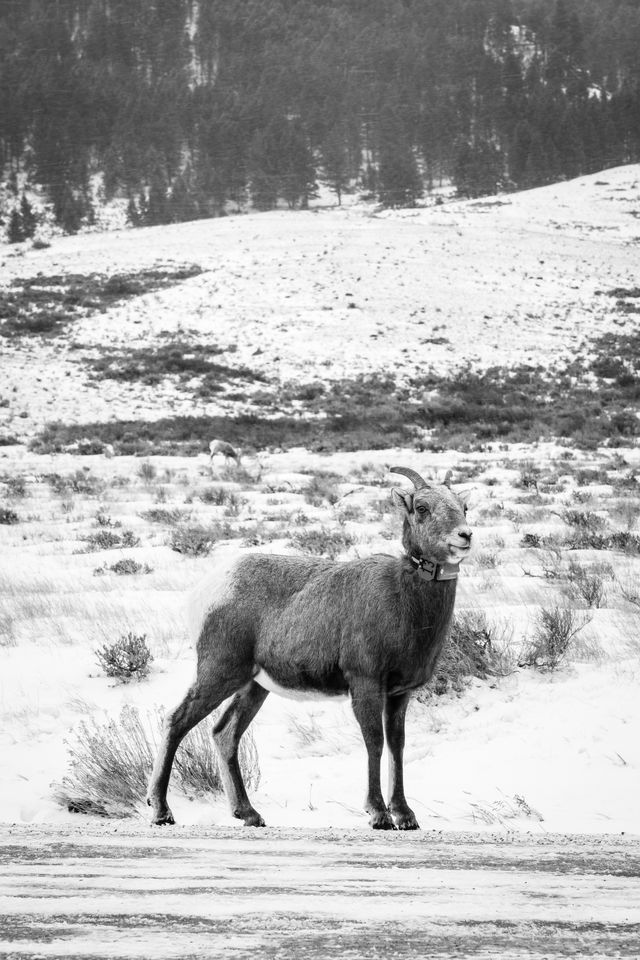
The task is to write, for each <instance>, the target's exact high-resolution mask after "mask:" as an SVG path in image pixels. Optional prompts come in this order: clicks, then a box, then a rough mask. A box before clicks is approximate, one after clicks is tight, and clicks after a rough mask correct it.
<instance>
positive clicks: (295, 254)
mask: <svg viewBox="0 0 640 960" xmlns="http://www.w3.org/2000/svg"><path fill="white" fill-rule="evenodd" d="M639 211H640V167H639V166H637V165H632V166H627V167H619V168H617V169H614V170H608V171H606V172H604V173H602V174H599V175H596V176H592V177H585V178H582V179H579V180H575V181H572V182H570V183H564V184H559V185H554V186H550V187H544V188H540V189H536V190H531V191H529V192H526V193H522V194H511V195H505V196H501V197H498V198H486V199H482V200H476V201H465V202H455V203H448V204H444V205H442V206H434V207H430V208H427V209H415V210H398V211H389V210H388V211H376V210H375V209H374V208H372V207H367V206H354V207H350V208H346V209H344V210H341V209H337V208H333V209H324V210H323V209H320V210H317V211H313V212H306V213H305V212H298V213H284V212H278V213H266V214H255V215H248V216H238V217H229V218H226V219H218V220H207V221H198V222H194V223H186V224H179V225H176V226H166V227H153V228H147V229H142V230H135V231H126V232H117V233H112V234H105V235H100V234H89V235H82V236H76V237H67V238H64V239H59V240H56V241H55V242H54V244H53V246H52V247H51V248H50V249H48V250H30V249H24V250H22V249H20V250H16V249H15V248H11V247H4V248H3V253H2V254H1V255H0V267H1V268H2V281H1V282H2V283H3V284H5V285H8V284H10V283H11V282H12V281H15V280H16V279H20V278H25V277H33V276H35V275H37V274H42V275H43V277H50V276H55V275H57V274H60V273H67V272H68V273H74V274H89V273H93V272H96V273H100V274H107V275H109V274H112V273H118V272H122V271H128V270H133V269H138V268H143V267H150V266H154V265H157V264H163V265H167V264H176V263H177V264H182V263H195V264H198V265H199V266H200V267H202V268H203V270H204V273H202V274H201V275H200V276H198V277H195V278H193V279H191V280H189V281H187V282H185V283H182V284H180V285H179V286H176V287H173V288H172V289H168V290H164V291H161V292H157V293H152V294H148V295H147V296H145V297H142V298H136V299H134V300H132V301H127V302H126V303H124V304H123V305H121V306H116V307H113V308H111V309H110V310H108V311H107V312H106V313H97V314H93V315H92V316H90V317H88V318H86V319H84V320H80V321H77V322H75V323H74V325H73V328H72V331H71V333H70V334H69V336H68V338H56V339H55V340H54V341H52V342H47V341H44V342H37V341H31V342H30V343H29V344H28V348H26V349H25V347H24V346H22V347H20V346H15V345H13V344H9V343H7V344H3V358H2V369H3V388H2V389H3V394H4V395H5V396H7V397H8V398H9V399H10V401H11V402H10V407H9V408H7V409H3V410H1V411H0V414H1V415H2V416H3V419H4V420H5V421H6V422H7V425H8V427H10V428H11V429H12V430H14V431H17V432H19V433H21V434H24V433H26V434H28V433H29V432H32V431H33V430H34V429H37V428H38V427H40V426H41V425H42V423H43V421H46V420H63V421H81V422H86V421H93V420H105V419H112V418H130V417H134V418H135V417H154V418H159V417H161V416H163V415H168V414H170V413H174V414H176V413H193V412H194V411H195V409H196V407H195V406H194V403H193V400H192V399H191V398H190V397H189V396H188V395H185V394H184V393H182V394H180V393H177V392H176V391H175V389H174V388H173V386H172V385H171V384H168V383H160V384H157V385H154V386H153V388H148V387H146V388H145V387H143V386H140V385H131V386H127V385H125V384H123V383H118V384H114V383H113V382H111V381H108V382H104V381H103V382H100V383H99V384H97V385H96V384H95V383H94V382H91V380H90V379H89V377H88V374H87V370H86V364H85V363H84V360H85V357H86V356H87V355H93V354H92V351H94V350H95V349H96V348H97V349H100V348H101V347H104V346H120V345H126V346H127V347H136V346H148V345H149V344H150V342H152V341H153V339H154V338H161V337H162V336H163V335H164V336H165V337H166V335H167V334H171V335H175V334H180V335H187V334H189V333H190V332H193V335H194V336H195V337H196V338H201V340H202V341H203V342H206V343H209V344H216V345H218V346H220V347H222V348H225V349H226V350H229V349H231V350H232V351H233V352H232V353H231V354H225V355H223V359H224V360H225V362H229V363H231V364H233V365H236V366H246V367H248V368H249V369H251V370H252V371H255V372H256V373H259V374H260V373H262V374H266V375H267V376H269V377H280V378H281V379H282V381H283V382H287V381H289V380H291V379H296V380H303V381H308V380H314V379H317V378H319V379H323V380H331V379H335V380H339V379H342V378H345V377H352V376H354V375H357V374H358V373H361V372H372V371H383V372H384V371H393V373H394V375H395V376H396V377H398V379H399V380H400V381H402V379H403V378H407V377H409V376H411V375H414V374H416V373H418V374H420V373H423V372H424V371H425V369H427V368H429V367H431V366H433V367H435V368H436V369H438V370H448V369H451V368H452V367H455V366H459V365H462V364H464V363H467V362H468V363H472V364H479V365H490V364H505V365H512V364H515V363H520V362H526V363H532V364H537V363H542V364H548V363H549V362H550V361H551V360H552V359H553V360H557V359H560V358H562V357H568V358H570V357H572V356H575V355H576V354H577V353H578V352H579V351H580V350H581V349H583V348H584V347H585V345H586V344H587V343H588V340H589V337H591V336H593V335H596V334H599V333H602V332H605V331H607V330H609V329H611V328H612V327H613V325H614V321H616V322H617V323H620V322H623V321H621V318H620V317H619V316H618V315H617V314H615V313H614V311H613V310H612V304H611V301H610V300H608V299H607V298H606V297H604V296H601V295H599V291H607V290H610V289H611V288H613V287H616V286H623V287H629V286H633V285H634V284H636V283H637V266H638V243H639V242H640V224H639V222H638V217H639V215H640V213H639ZM623 320H624V318H623ZM629 322H631V321H629ZM70 341H71V342H72V343H73V346H74V349H73V350H71V349H70ZM54 371H55V373H54ZM256 389H259V384H258V386H257V387H256V386H255V385H254V386H253V387H247V389H246V392H247V393H248V394H251V392H252V391H253V390H256ZM243 406H246V405H243V404H242V403H241V402H239V401H238V399H237V398H234V399H233V400H231V401H229V400H227V399H225V395H224V393H222V394H219V395H217V396H216V397H215V398H213V399H211V400H209V401H208V402H206V403H203V402H199V403H198V405H197V412H200V413H210V414H213V413H217V412H223V413H237V412H238V410H239V409H242V408H243Z"/></svg>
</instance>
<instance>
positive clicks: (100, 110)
mask: <svg viewBox="0 0 640 960" xmlns="http://www.w3.org/2000/svg"><path fill="white" fill-rule="evenodd" d="M638 51H640V2H638V0H2V3H1V4H0V168H1V175H0V178H1V179H2V181H3V182H4V184H5V186H6V190H5V193H4V199H3V209H2V210H0V215H1V216H2V219H3V223H4V226H3V227H2V231H3V232H6V231H7V230H8V229H9V228H10V227H11V223H10V218H11V217H13V227H14V229H17V230H22V231H23V232H24V233H26V234H28V231H29V230H30V229H32V226H33V225H32V223H31V222H30V217H31V218H32V217H33V214H32V211H31V205H30V203H29V201H28V199H27V195H26V191H28V190H30V189H31V188H34V189H37V190H39V191H40V192H41V194H42V196H44V197H45V198H46V201H47V203H48V204H49V205H50V208H51V211H52V213H53V216H54V217H55V220H56V221H57V223H58V224H59V225H60V226H61V227H62V228H63V229H64V230H65V231H67V232H74V231H76V230H78V229H79V228H80V227H81V226H82V225H83V224H85V223H90V222H91V219H92V217H93V215H94V207H95V204H96V202H97V201H96V187H95V185H96V183H99V200H100V202H107V201H109V200H110V199H113V198H115V197H118V198H121V200H122V202H123V204H126V208H127V216H128V219H129V221H130V222H131V223H132V224H134V225H137V224H158V223H168V222H175V221H183V220H190V219H195V218H199V217H210V216H217V215H222V214H224V213H225V212H229V210H231V209H243V208H247V207H251V208H252V209H256V210H268V209H272V208H274V207H276V206H288V207H289V208H291V209H295V208H304V207H305V206H306V205H307V204H308V202H309V200H310V199H312V198H313V197H314V196H316V195H317V191H318V189H319V186H320V185H324V187H326V188H327V189H328V190H330V191H331V195H332V197H333V199H334V201H335V202H336V203H339V202H341V201H342V198H343V196H344V195H345V194H346V193H348V192H349V191H351V190H353V189H354V188H357V189H358V190H360V191H362V192H364V193H365V194H367V195H370V196H371V197H372V198H375V199H376V200H377V201H378V202H380V203H382V204H384V205H386V206H401V205H411V204H413V203H415V202H416V201H417V200H418V199H419V198H420V197H422V196H425V195H427V194H429V193H430V192H432V191H434V190H435V189H437V188H438V187H439V186H441V185H442V184H443V183H444V184H449V185H451V186H452V187H453V188H454V189H455V191H456V193H457V194H458V195H459V196H463V197H474V196H480V195H483V194H491V193H494V192H495V191H496V190H515V189H523V188H527V187H532V186H537V185H541V184H545V183H549V182H552V181H556V180H560V179H565V178H569V177H574V176H579V175H581V174H586V173H592V172H594V171H597V170H599V169H604V168H606V167H609V166H613V165H618V164H623V163H628V162H634V161H638V160H639V159H640V56H639V54H638Z"/></svg>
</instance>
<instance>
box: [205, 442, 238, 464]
mask: <svg viewBox="0 0 640 960" xmlns="http://www.w3.org/2000/svg"><path fill="white" fill-rule="evenodd" d="M218 454H221V455H222V456H223V457H225V459H227V460H235V461H236V463H240V457H239V455H238V454H237V452H236V451H235V450H234V449H233V447H232V446H231V444H230V443H227V441H226V440H212V441H211V443H210V444H209V462H211V460H213V458H214V457H215V456H217V455H218Z"/></svg>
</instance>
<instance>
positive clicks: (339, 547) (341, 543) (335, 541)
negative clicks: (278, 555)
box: [290, 527, 356, 560]
mask: <svg viewBox="0 0 640 960" xmlns="http://www.w3.org/2000/svg"><path fill="white" fill-rule="evenodd" d="M355 542H356V540H355V537H353V536H351V534H350V533H347V532H346V531H345V530H329V529H327V527H320V528H312V529H309V530H300V531H299V532H298V533H295V534H294V535H293V537H292V538H291V540H290V544H291V546H292V547H295V548H296V549H297V550H302V551H303V553H311V554H314V556H320V557H330V558H331V559H332V560H333V559H334V558H335V557H337V556H338V554H340V553H344V551H345V550H348V549H349V547H352V546H353V544H354V543H355Z"/></svg>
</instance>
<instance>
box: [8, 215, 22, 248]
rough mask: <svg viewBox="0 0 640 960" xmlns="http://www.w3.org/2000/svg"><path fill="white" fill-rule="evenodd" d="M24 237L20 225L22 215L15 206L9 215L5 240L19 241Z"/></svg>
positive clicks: (10, 241)
mask: <svg viewBox="0 0 640 960" xmlns="http://www.w3.org/2000/svg"><path fill="white" fill-rule="evenodd" d="M24 238H25V234H24V229H23V226H22V217H21V216H20V211H19V210H16V209H15V208H14V209H13V210H12V211H11V216H10V217H9V226H8V227H7V240H8V241H9V243H21V242H22V241H23V240H24Z"/></svg>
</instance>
